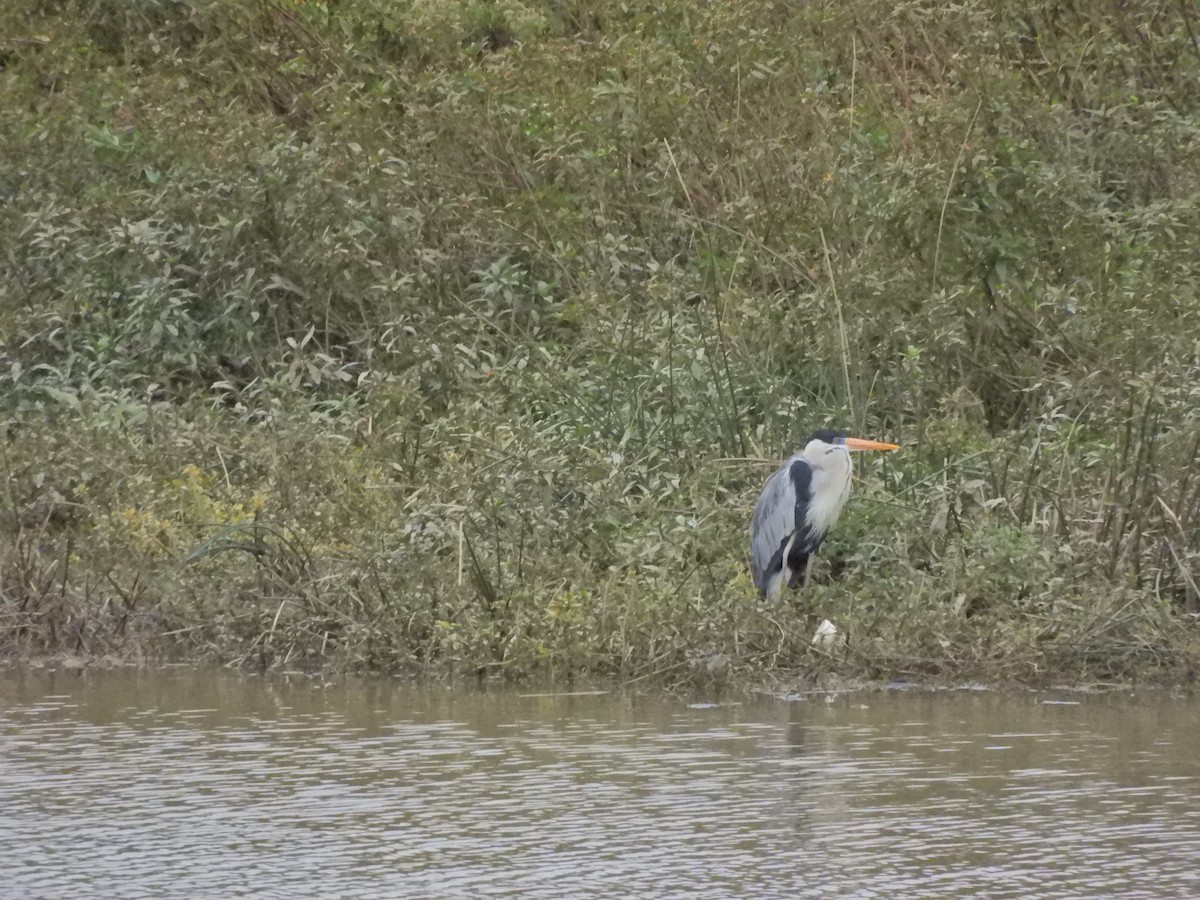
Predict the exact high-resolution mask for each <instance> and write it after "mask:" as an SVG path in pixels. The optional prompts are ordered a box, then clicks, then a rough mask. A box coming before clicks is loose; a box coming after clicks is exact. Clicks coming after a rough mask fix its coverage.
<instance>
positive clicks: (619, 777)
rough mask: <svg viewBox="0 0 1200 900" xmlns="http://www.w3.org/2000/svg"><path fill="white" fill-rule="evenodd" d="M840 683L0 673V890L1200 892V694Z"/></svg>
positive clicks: (106, 893) (261, 893)
mask: <svg viewBox="0 0 1200 900" xmlns="http://www.w3.org/2000/svg"><path fill="white" fill-rule="evenodd" d="M701 699H707V698H701ZM829 699H830V700H831V702H826V700H827V698H825V697H823V696H821V695H811V696H809V697H807V699H804V700H800V701H793V702H783V701H779V700H766V699H764V700H761V701H748V702H745V703H742V704H719V705H716V706H711V705H708V704H704V703H696V704H693V705H692V706H689V705H688V703H687V702H686V701H683V700H677V699H674V698H646V697H618V696H612V695H604V696H539V697H529V696H520V694H519V693H518V692H516V691H509V690H504V691H489V692H487V693H475V692H470V691H465V690H462V691H446V690H416V689H411V688H405V687H400V686H397V685H394V684H391V683H389V682H383V681H378V682H354V683H349V684H339V685H337V686H335V687H327V688H321V687H316V686H312V685H308V684H299V685H295V684H286V683H281V682H277V681H268V680H264V679H258V678H247V677H240V676H234V675H230V674H227V673H211V672H204V673H198V672H191V671H184V672H175V671H168V672H154V673H137V674H127V673H108V674H104V673H90V674H82V675H81V674H66V673H60V674H57V675H55V674H35V673H20V672H14V671H5V672H3V673H0V848H3V849H2V850H0V853H2V854H3V860H4V862H3V878H2V879H0V895H2V896H13V897H65V896H88V897H121V898H126V897H140V896H145V897H163V896H175V897H202V896H203V897H218V896H256V897H301V896H338V897H479V896H502V895H508V896H522V897H555V898H558V897H568V896H630V897H635V896H636V897H674V896H688V897H833V896H855V897H872V896H962V897H979V896H988V897H1002V896H1018V895H1027V896H1055V897H1070V896H1075V897H1096V896H1101V895H1106V896H1112V895H1117V894H1122V895H1126V896H1134V895H1136V896H1162V897H1185V896H1200V780H1198V778H1200V756H1198V754H1197V747H1200V705H1198V704H1197V703H1196V702H1195V701H1190V700H1189V701H1184V700H1170V699H1167V698H1164V697H1157V696H1149V697H1147V696H1139V697H1138V698H1136V699H1130V698H1124V699H1112V698H1098V697H1085V698H1071V697H1069V696H1067V697H1064V696H1057V695H1048V694H1041V695H1020V696H1015V697H1013V696H1009V697H997V696H992V695H990V694H983V693H954V694H919V695H913V694H896V693H892V694H855V695H846V696H839V697H835V698H829ZM1064 699H1065V700H1069V701H1070V700H1075V699H1078V701H1079V702H1077V703H1075V702H1070V703H1061V702H1055V701H1061V700H1064ZM1048 701H1049V702H1048Z"/></svg>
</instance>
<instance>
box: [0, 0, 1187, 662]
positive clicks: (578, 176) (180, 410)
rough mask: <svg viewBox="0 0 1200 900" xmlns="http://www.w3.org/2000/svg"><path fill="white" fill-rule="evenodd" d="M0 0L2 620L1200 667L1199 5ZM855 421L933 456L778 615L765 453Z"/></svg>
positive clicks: (355, 638)
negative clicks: (771, 588) (757, 525)
mask: <svg viewBox="0 0 1200 900" xmlns="http://www.w3.org/2000/svg"><path fill="white" fill-rule="evenodd" d="M0 14H3V15H4V17H5V21H8V22H11V23H13V24H12V27H11V28H10V29H9V32H8V33H7V34H6V35H5V36H3V37H0V67H2V69H3V72H2V74H0V122H2V124H3V128H0V229H2V230H3V234H4V235H5V240H4V241H3V242H2V243H0V338H2V346H0V381H2V382H3V392H2V393H0V408H2V410H3V425H2V427H3V445H4V448H5V455H4V466H5V479H6V485H7V488H6V491H7V493H6V496H5V499H6V503H5V506H6V509H7V514H6V518H5V519H4V521H3V522H2V523H0V527H3V529H4V531H5V532H6V534H7V535H8V537H9V540H7V541H6V542H5V545H6V546H5V548H4V549H2V550H0V623H2V624H0V629H2V631H0V635H3V637H2V638H0V640H3V641H4V642H5V644H6V646H8V647H10V648H11V649H13V650H16V651H19V652H45V651H51V652H54V651H65V650H69V651H71V652H86V653H91V654H95V655H102V654H108V653H115V654H138V653H151V654H174V653H178V654H182V655H185V656H189V657H198V656H205V655H211V656H214V657H218V658H222V659H226V660H241V661H245V662H247V663H251V662H253V663H254V664H260V665H287V666H294V665H316V664H321V663H334V664H338V665H344V666H358V667H371V668H397V669H405V670H413V671H422V672H428V673H441V672H447V673H451V672H463V671H478V672H493V671H498V672H503V673H505V674H509V675H511V676H513V677H525V676H529V675H531V674H534V673H538V672H549V673H554V674H556V675H570V674H573V673H583V672H586V673H593V674H608V675H617V676H620V677H623V678H626V679H642V678H672V679H680V680H684V679H689V678H727V677H732V676H735V675H736V676H737V677H739V678H741V677H757V676H760V675H762V674H763V673H764V672H767V671H769V670H774V669H782V670H791V669H794V668H802V669H807V670H813V671H823V670H826V669H829V668H830V667H832V668H833V669H835V670H838V671H841V672H844V673H858V672H862V671H867V672H871V673H874V674H877V675H886V674H903V673H909V672H912V673H917V674H925V675H928V674H929V673H933V672H938V673H949V674H954V673H959V674H970V675H979V674H981V673H983V674H987V673H992V674H995V675H996V676H997V677H1000V676H1013V677H1037V676H1038V675H1039V674H1042V673H1045V672H1047V671H1065V672H1070V673H1081V674H1087V673H1093V674H1095V673H1100V674H1116V675H1129V674H1131V673H1135V672H1148V671H1151V670H1161V671H1165V672H1168V673H1174V672H1178V671H1180V670H1181V669H1184V668H1187V667H1190V666H1194V665H1195V662H1196V652H1197V646H1196V635H1195V621H1194V618H1195V614H1196V613H1197V612H1198V611H1200V589H1198V588H1197V583H1198V581H1200V530H1198V527H1197V526H1198V523H1200V479H1197V478H1195V477H1193V474H1192V472H1193V470H1194V469H1195V466H1196V458H1197V453H1198V451H1200V428H1198V424H1200V423H1198V418H1200V414H1198V413H1197V410H1198V409H1200V387H1197V385H1200V379H1198V378H1197V374H1198V373H1200V349H1198V345H1197V343H1196V337H1195V335H1196V334H1198V333H1200V330H1198V329H1197V324H1198V323H1197V318H1198V314H1200V298H1198V296H1197V287H1196V285H1197V284H1200V278H1198V277H1197V276H1198V275H1200V257H1198V256H1197V255H1196V253H1195V244H1196V240H1195V236H1196V234H1197V233H1200V221H1198V217H1200V212H1198V210H1200V203H1198V202H1197V201H1198V199H1200V162H1198V159H1197V155H1196V154H1195V143H1196V140H1197V134H1198V133H1200V50H1198V49H1197V43H1196V38H1195V35H1196V34H1197V33H1200V22H1198V21H1197V20H1196V18H1195V16H1194V15H1193V14H1192V13H1191V11H1190V10H1189V9H1187V8H1186V7H1185V5H1181V4H1178V3H1174V2H1167V0H1156V2H1151V3H1148V4H1140V5H1136V6H1134V5H1125V6H1112V5H1111V4H1101V3H1088V2H1085V3H1080V4H1074V5H1072V6H1070V7H1062V6H1061V5H1055V4H1042V5H1040V6H1039V5H1036V4H1035V5H1034V6H1032V7H1025V8H1021V9H1017V8H1015V7H1014V8H1011V9H1010V8H1008V7H1005V6H1003V5H1000V6H997V5H996V4H992V3H984V2H982V0H978V2H975V0H970V2H966V3H962V4H955V5H945V4H929V3H903V4H898V5H895V6H893V7H892V8H890V9H886V10H881V9H880V8H879V7H878V5H877V4H868V3H865V2H859V0H855V2H840V3H833V2H829V3H808V4H800V5H796V4H761V5H753V4H751V5H744V4H743V5H736V4H735V5H730V4H715V5H703V4H701V5H696V4H686V3H669V4H660V5H658V6H639V5H637V4H632V5H631V4H628V3H616V2H611V0H589V2H571V3H565V4H564V3H562V2H555V3H540V2H524V3H517V2H495V3H493V2H480V0H472V2H450V0H439V2H436V3H424V4H411V5H409V4H394V3H381V2H377V0H357V2H353V3H345V2H343V3H325V2H313V0H288V2H284V0H238V2H208V0H191V2H154V0H143V2H138V3H113V2H104V0H100V2H97V0H88V2H83V0H53V2H52V0H43V2H39V3H35V4H32V5H31V4H27V3H16V2H14V0H8V2H0ZM827 423H830V424H839V425H842V426H844V427H847V428H851V429H853V430H855V431H858V432H862V433H866V434H872V435H875V434H878V435H880V436H886V437H888V438H890V439H894V440H897V441H898V442H900V443H902V444H903V445H904V446H905V451H904V452H903V453H902V454H897V455H893V456H892V457H889V458H888V459H886V460H883V459H875V460H867V459H864V460H862V463H863V466H862V469H861V471H860V479H859V484H858V487H857V490H856V497H855V499H854V501H852V504H851V509H850V511H849V512H848V513H847V515H846V517H845V519H844V521H843V523H842V524H841V525H840V526H839V530H838V532H837V533H836V534H835V535H833V536H832V537H831V539H830V541H829V542H828V544H827V546H826V548H825V552H824V553H823V556H822V560H821V564H820V566H819V567H818V569H817V577H816V583H815V584H814V585H813V586H812V588H811V590H810V591H809V592H808V594H807V595H804V596H802V597H801V598H800V599H799V600H798V601H797V603H798V604H799V605H798V606H797V605H789V606H784V607H780V608H770V609H765V608H760V607H759V606H758V605H757V602H756V600H755V599H754V596H753V589H752V588H751V586H750V584H749V581H748V579H747V577H746V574H745V571H744V565H743V554H744V547H743V544H744V532H745V525H746V521H747V518H748V513H749V510H750V508H751V506H752V504H753V500H754V496H755V492H756V491H757V490H758V488H759V487H760V485H761V484H762V482H763V481H764V480H765V477H766V476H767V474H769V472H770V470H771V467H772V466H773V465H775V464H777V461H778V459H779V458H781V457H782V456H784V455H785V454H787V453H789V452H791V450H792V449H793V448H794V447H795V446H796V445H797V444H798V443H799V442H800V441H801V440H802V438H803V437H804V435H805V434H807V433H808V432H809V431H811V430H812V429H813V428H815V427H818V426H820V425H824V424H827ZM825 615H829V616H831V617H833V618H834V619H835V620H836V621H837V622H838V623H839V626H840V627H841V628H842V629H843V631H844V632H845V633H846V634H847V635H848V636H849V643H848V644H847V645H846V646H845V648H844V649H843V650H841V651H838V652H832V653H831V652H827V651H824V650H821V649H817V648H813V647H812V646H811V644H810V640H809V639H810V637H811V634H812V630H813V628H814V627H815V624H816V622H817V621H819V620H820V618H822V617H824V616H825Z"/></svg>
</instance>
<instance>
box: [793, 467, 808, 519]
mask: <svg viewBox="0 0 1200 900" xmlns="http://www.w3.org/2000/svg"><path fill="white" fill-rule="evenodd" d="M788 477H789V478H791V479H792V487H793V488H794V489H795V491H796V506H797V507H799V506H800V505H801V504H804V505H807V504H808V501H809V500H810V499H812V466H810V465H809V464H808V463H806V462H805V461H804V460H802V459H798V460H796V461H795V462H794V463H792V465H791V467H790V468H789V469H788ZM797 524H799V520H797Z"/></svg>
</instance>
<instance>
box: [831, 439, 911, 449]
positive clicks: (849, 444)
mask: <svg viewBox="0 0 1200 900" xmlns="http://www.w3.org/2000/svg"><path fill="white" fill-rule="evenodd" d="M843 443H844V444H845V445H846V449H847V450H899V449H900V446H899V445H898V444H885V443H884V442H883V441H868V440H865V439H864V438H852V437H848V438H846V439H845V441H843Z"/></svg>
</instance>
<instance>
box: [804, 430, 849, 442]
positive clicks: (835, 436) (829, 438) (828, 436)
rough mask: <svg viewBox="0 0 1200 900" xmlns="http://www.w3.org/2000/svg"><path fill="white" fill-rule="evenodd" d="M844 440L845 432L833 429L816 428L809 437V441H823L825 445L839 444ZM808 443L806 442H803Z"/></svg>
mask: <svg viewBox="0 0 1200 900" xmlns="http://www.w3.org/2000/svg"><path fill="white" fill-rule="evenodd" d="M845 439H846V432H844V431H838V430H837V429H835V428H818V429H817V430H816V431H814V432H813V433H812V435H811V436H810V437H809V439H808V440H809V441H824V442H825V443H827V444H840V443H841V442H842V441H844V440H845ZM805 443H808V441H805Z"/></svg>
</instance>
